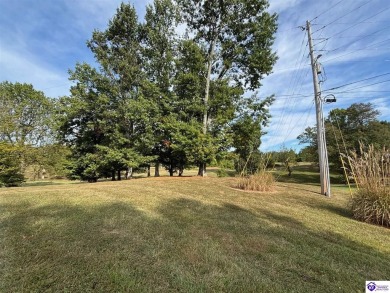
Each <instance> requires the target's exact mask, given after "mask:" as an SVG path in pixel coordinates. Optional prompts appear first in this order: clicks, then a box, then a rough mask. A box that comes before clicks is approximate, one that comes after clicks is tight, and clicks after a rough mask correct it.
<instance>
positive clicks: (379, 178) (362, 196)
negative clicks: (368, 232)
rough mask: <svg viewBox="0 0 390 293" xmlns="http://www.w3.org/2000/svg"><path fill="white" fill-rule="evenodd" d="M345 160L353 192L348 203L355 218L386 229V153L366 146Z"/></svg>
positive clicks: (389, 199) (389, 218)
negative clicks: (352, 176)
mask: <svg viewBox="0 0 390 293" xmlns="http://www.w3.org/2000/svg"><path fill="white" fill-rule="evenodd" d="M360 154H361V155H360V156H359V155H357V153H356V152H353V153H352V154H351V156H349V157H348V159H349V162H350V171H351V172H352V174H353V175H354V178H355V179H356V185H357V191H356V192H355V193H354V194H353V196H352V200H351V206H352V212H353V216H354V218H355V219H357V220H360V221H364V222H367V223H373V224H378V225H382V226H387V227H390V152H389V151H388V150H386V149H385V148H383V149H382V150H379V151H378V150H375V149H374V147H373V146H370V147H369V148H368V149H367V150H364V148H363V146H361V149H360Z"/></svg>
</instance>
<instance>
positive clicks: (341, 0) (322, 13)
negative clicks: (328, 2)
mask: <svg viewBox="0 0 390 293" xmlns="http://www.w3.org/2000/svg"><path fill="white" fill-rule="evenodd" d="M341 2H343V0H340V1H339V2H337V3H336V4H334V5H333V6H331V7H330V8H328V9H327V10H325V11H323V12H321V13H320V14H318V15H317V16H316V17H314V18H313V19H312V20H310V22H312V21H313V20H315V19H317V18H319V17H320V16H322V15H324V14H325V13H327V12H329V11H330V10H332V9H333V8H335V7H336V6H337V5H339V4H340V3H341Z"/></svg>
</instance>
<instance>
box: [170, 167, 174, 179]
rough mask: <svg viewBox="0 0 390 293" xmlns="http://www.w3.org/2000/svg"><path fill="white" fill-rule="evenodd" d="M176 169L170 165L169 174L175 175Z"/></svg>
mask: <svg viewBox="0 0 390 293" xmlns="http://www.w3.org/2000/svg"><path fill="white" fill-rule="evenodd" d="M173 173H174V170H173V168H172V167H169V176H171V177H172V176H173Z"/></svg>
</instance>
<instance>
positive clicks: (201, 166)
mask: <svg viewBox="0 0 390 293" xmlns="http://www.w3.org/2000/svg"><path fill="white" fill-rule="evenodd" d="M198 176H202V177H205V176H207V174H206V163H199V170H198Z"/></svg>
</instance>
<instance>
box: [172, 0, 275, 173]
mask: <svg viewBox="0 0 390 293" xmlns="http://www.w3.org/2000/svg"><path fill="white" fill-rule="evenodd" d="M177 2H178V3H179V6H180V8H181V10H182V12H183V18H184V20H185V22H186V24H187V26H188V29H189V30H190V31H191V33H192V35H193V39H194V41H196V42H197V44H198V45H199V46H200V47H202V48H204V52H205V57H204V62H205V63H204V66H205V76H204V78H205V85H204V88H203V115H202V116H203V117H202V131H203V133H204V134H206V133H207V132H208V131H209V129H210V128H211V126H212V125H211V124H212V119H213V117H212V115H211V113H210V100H211V99H212V98H213V97H212V96H211V95H210V89H211V87H212V81H216V80H223V79H227V80H228V83H229V85H232V84H234V86H235V87H240V88H242V89H249V90H254V89H257V88H259V87H260V85H261V83H260V81H261V79H262V78H263V77H264V76H265V75H267V74H269V73H271V71H272V67H273V65H274V63H275V62H276V59H277V58H276V54H275V53H273V52H272V48H271V46H272V44H273V41H274V33H275V32H276V28H277V24H276V20H277V16H276V14H270V13H268V12H267V11H266V9H267V8H268V6H269V4H268V1H267V0H262V1H259V0H247V1H243V0H224V1H207V0H203V1H195V0H177ZM202 165H203V166H200V170H199V173H200V175H204V173H205V165H204V164H202Z"/></svg>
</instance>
